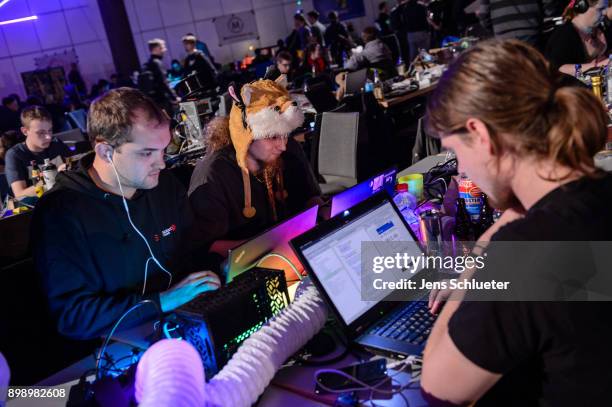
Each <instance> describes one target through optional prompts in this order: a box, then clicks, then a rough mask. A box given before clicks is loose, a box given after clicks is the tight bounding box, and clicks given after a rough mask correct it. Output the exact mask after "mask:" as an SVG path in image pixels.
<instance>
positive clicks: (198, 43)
mask: <svg viewBox="0 0 612 407" xmlns="http://www.w3.org/2000/svg"><path fill="white" fill-rule="evenodd" d="M185 35H186V36H187V35H191V36H193V37H196V48H197V49H198V51H202V52H203V53H204V55H206V57H207V58H208V59H209V60H210V62H211V63H212V64H213V66H214V67H215V69H217V70H218V69H220V68H221V65H220V64H218V63H217V62H216V61H215V57H213V55H212V54H211V53H210V50H209V49H208V45H206V43H205V42H204V41H202V40H200V39H199V38H197V36H196V35H195V34H194V33H187V34H185Z"/></svg>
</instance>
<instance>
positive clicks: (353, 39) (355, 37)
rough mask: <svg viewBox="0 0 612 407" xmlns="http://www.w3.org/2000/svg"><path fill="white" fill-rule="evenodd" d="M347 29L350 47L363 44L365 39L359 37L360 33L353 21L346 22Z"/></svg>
mask: <svg viewBox="0 0 612 407" xmlns="http://www.w3.org/2000/svg"><path fill="white" fill-rule="evenodd" d="M346 31H347V32H348V35H349V41H350V45H349V46H350V48H355V47H357V46H359V45H361V46H363V41H362V40H361V37H359V34H357V31H355V26H354V25H353V23H352V22H348V23H346Z"/></svg>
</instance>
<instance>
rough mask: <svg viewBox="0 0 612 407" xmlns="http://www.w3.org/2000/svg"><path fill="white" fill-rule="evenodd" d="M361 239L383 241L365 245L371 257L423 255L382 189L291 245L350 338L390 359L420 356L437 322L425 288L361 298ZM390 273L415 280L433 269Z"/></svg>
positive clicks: (375, 293)
mask: <svg viewBox="0 0 612 407" xmlns="http://www.w3.org/2000/svg"><path fill="white" fill-rule="evenodd" d="M363 241H373V242H377V241H379V242H385V244H384V245H374V246H371V247H370V248H369V249H370V250H376V251H378V253H376V254H375V255H382V256H394V255H395V253H408V255H413V256H419V255H421V253H422V249H421V248H420V245H419V244H418V240H417V238H416V236H415V235H414V233H413V232H412V230H411V229H410V228H409V227H408V225H407V224H406V223H405V221H404V219H403V217H402V216H401V214H400V213H399V211H398V209H397V208H396V207H395V205H394V204H393V203H392V200H391V198H390V197H389V196H388V195H387V193H386V192H385V191H381V192H379V193H378V194H376V195H374V196H372V197H370V198H368V199H366V200H365V201H363V202H361V203H359V204H357V205H356V206H353V207H352V208H350V209H347V210H345V211H344V212H342V213H341V214H339V215H337V216H335V217H333V218H331V219H330V220H328V221H327V222H324V223H321V224H319V225H318V226H317V227H315V228H314V229H311V230H310V231H308V232H306V233H304V234H302V235H300V236H298V237H296V238H295V239H293V240H292V241H291V246H292V248H293V249H294V250H295V252H296V254H297V256H298V258H299V259H300V261H301V263H302V264H303V265H304V268H305V270H306V271H307V272H308V275H309V276H310V277H311V279H312V281H313V283H314V284H315V286H316V287H317V289H318V290H319V292H320V293H321V295H322V296H323V298H324V299H325V301H326V303H327V304H328V306H329V308H330V309H331V310H332V312H333V313H334V315H335V316H336V318H337V320H338V321H339V323H340V326H341V328H342V330H343V332H344V334H345V335H346V336H347V338H348V339H349V340H350V341H352V342H354V343H357V344H359V345H361V346H363V347H366V348H368V349H370V350H373V351H375V352H378V353H382V354H385V355H388V356H392V357H405V356H407V355H421V354H422V352H423V349H424V347H425V342H426V340H427V337H428V336H429V333H430V332H431V327H432V325H433V323H434V321H435V317H434V316H433V315H431V314H430V313H429V310H428V308H427V297H428V295H429V292H428V291H426V290H422V291H417V290H414V292H413V290H410V293H411V294H412V295H411V299H412V300H410V301H390V299H391V298H394V297H395V296H397V295H400V296H401V297H399V298H404V297H405V292H402V290H395V291H393V292H391V293H389V292H386V291H382V290H374V289H373V288H372V289H371V291H370V292H369V296H368V299H371V300H370V301H363V300H362V297H361V294H362V293H361V242H363ZM370 254H371V253H370ZM394 273H397V274H398V275H397V280H399V279H400V278H412V279H415V278H417V277H419V278H418V280H417V281H419V280H420V278H426V277H427V275H428V274H429V273H431V271H429V270H425V269H417V272H415V273H414V274H410V273H404V272H402V271H401V270H398V271H397V272H394ZM394 277H395V276H394ZM395 298H398V297H395Z"/></svg>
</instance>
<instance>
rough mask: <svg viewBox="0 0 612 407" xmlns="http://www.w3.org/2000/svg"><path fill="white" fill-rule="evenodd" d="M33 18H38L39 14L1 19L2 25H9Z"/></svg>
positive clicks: (0, 23)
mask: <svg viewBox="0 0 612 407" xmlns="http://www.w3.org/2000/svg"><path fill="white" fill-rule="evenodd" d="M5 1H6V0H5ZM31 20H38V16H29V17H21V18H16V19H14V20H5V21H0V25H7V24H13V23H21V22H22V21H31Z"/></svg>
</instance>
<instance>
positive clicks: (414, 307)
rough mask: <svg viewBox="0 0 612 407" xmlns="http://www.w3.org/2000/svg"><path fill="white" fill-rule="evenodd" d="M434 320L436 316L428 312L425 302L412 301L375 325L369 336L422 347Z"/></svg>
mask: <svg viewBox="0 0 612 407" xmlns="http://www.w3.org/2000/svg"><path fill="white" fill-rule="evenodd" d="M435 320H436V316H435V315H432V314H431V313H430V312H429V309H428V308H427V302H425V301H414V302H411V303H410V304H408V305H407V306H406V307H404V308H400V309H399V310H397V311H396V312H394V313H392V314H391V315H390V316H389V317H388V318H386V319H384V320H382V321H381V322H380V323H379V324H377V325H375V326H374V327H373V328H372V329H370V331H369V334H371V335H377V336H382V337H385V338H389V339H395V340H398V341H404V342H408V343H412V344H415V345H422V344H423V343H425V341H426V340H427V337H428V336H429V333H430V332H431V327H432V326H433V323H434V321H435Z"/></svg>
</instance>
